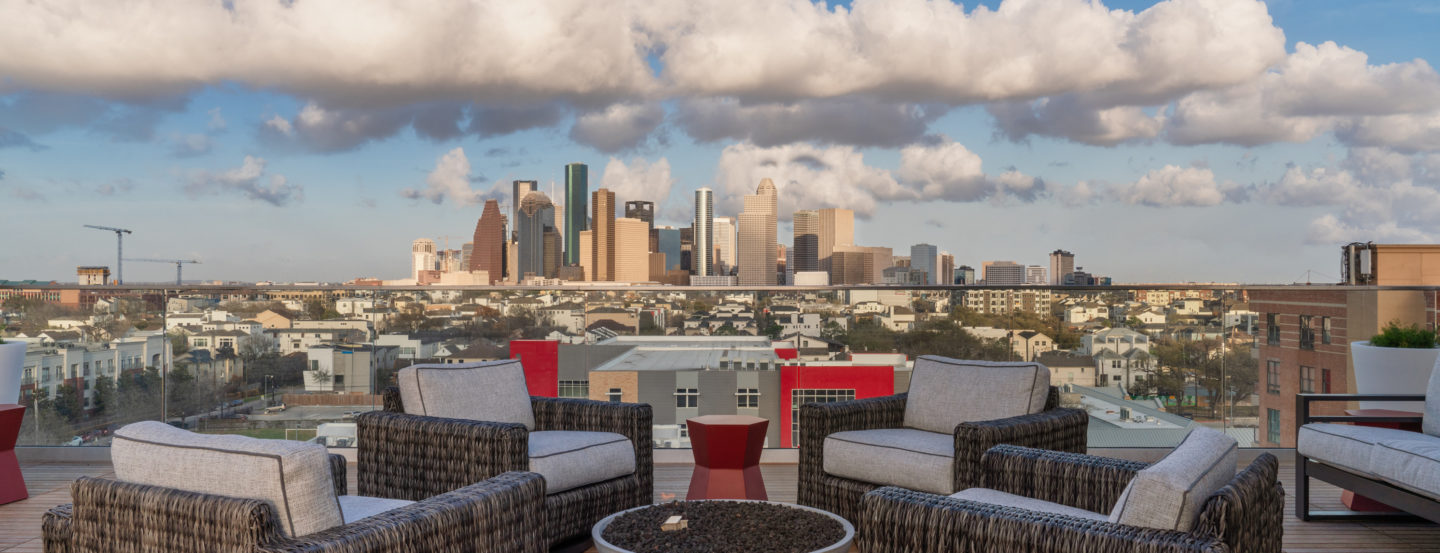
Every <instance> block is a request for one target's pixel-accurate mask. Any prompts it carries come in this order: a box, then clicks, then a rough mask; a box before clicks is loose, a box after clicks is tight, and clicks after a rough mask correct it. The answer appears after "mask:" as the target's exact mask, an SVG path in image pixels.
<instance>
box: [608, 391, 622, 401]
mask: <svg viewBox="0 0 1440 553" xmlns="http://www.w3.org/2000/svg"><path fill="white" fill-rule="evenodd" d="M621 394H622V392H621V391H620V389H619V388H611V389H610V392H609V393H608V394H606V395H607V396H609V399H610V402H611V403H620V402H621V401H623V400H622V399H621Z"/></svg>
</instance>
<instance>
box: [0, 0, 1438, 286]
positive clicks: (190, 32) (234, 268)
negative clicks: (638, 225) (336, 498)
mask: <svg viewBox="0 0 1440 553" xmlns="http://www.w3.org/2000/svg"><path fill="white" fill-rule="evenodd" d="M0 20H4V21H9V22H12V23H11V24H9V25H6V26H5V27H6V28H5V30H4V31H3V32H0V233H3V238H0V241H3V242H0V243H3V246H0V279H12V280H16V279H39V280H59V281H74V279H75V267H76V266H78V265H111V266H112V267H113V265H114V263H115V240H114V236H113V234H111V233H107V232H103V231H98V230H91V229H86V228H84V227H83V226H82V225H85V224H93V225H103V226H116V227H124V228H128V229H131V230H133V231H134V232H133V234H131V235H128V236H127V237H126V242H125V248H126V252H127V253H126V257H146V258H171V259H174V258H185V259H198V260H200V261H201V264H199V265H191V266H187V267H186V278H187V279H203V280H225V281H327V282H340V281H344V280H349V279H352V278H356V277H361V276H368V277H377V278H392V279H393V278H404V277H406V276H408V274H409V270H410V266H409V264H410V255H409V249H410V243H411V242H412V241H413V240H415V239H417V238H431V239H434V240H436V242H437V244H439V245H440V246H442V247H445V246H446V245H448V246H449V247H450V248H454V249H458V248H459V247H460V246H461V244H463V243H464V242H466V241H468V240H469V237H470V236H471V235H472V234H473V233H474V227H475V221H476V219H477V218H478V217H479V214H480V211H481V208H482V205H483V202H484V201H485V200H486V199H498V200H500V201H501V202H502V203H508V202H509V201H510V199H509V197H508V196H509V191H510V186H509V183H510V181H511V180H514V179H525V180H531V179H533V180H538V181H540V183H541V184H540V188H541V189H542V191H545V192H549V191H550V190H551V186H552V185H553V186H555V187H557V188H558V187H560V186H562V185H563V166H564V165H565V164H566V163H570V162H582V163H586V164H588V165H589V166H590V178H591V189H592V190H593V189H595V188H599V187H601V186H605V187H608V188H610V189H612V190H614V191H615V192H616V195H617V200H618V201H619V202H624V201H626V200H650V201H654V202H656V204H657V206H658V208H657V211H658V215H657V218H658V219H659V221H658V223H659V224H670V225H675V226H686V225H688V224H689V220H690V217H691V215H692V213H693V212H692V209H693V200H692V198H693V191H694V190H695V189H696V188H699V187H702V186H709V187H711V188H713V189H715V191H716V192H715V199H716V204H717V205H716V214H717V215H719V216H734V215H735V214H736V213H738V212H739V211H740V205H741V197H742V195H743V194H745V193H750V192H753V190H754V188H755V186H756V185H757V184H758V183H759V181H760V179H762V178H767V177H768V178H771V179H773V180H774V182H775V183H776V185H777V187H778V188H779V193H780V212H781V225H780V242H781V243H789V242H790V241H791V240H790V237H789V233H790V227H789V219H790V214H791V213H793V212H794V211H795V210H798V209H818V208H825V207H843V208H849V209H853V210H855V212H856V217H857V224H856V241H857V242H859V243H860V244H861V245H870V246H889V247H892V248H894V249H895V251H896V254H897V255H904V254H905V253H908V251H909V247H910V245H912V244H916V243H922V242H923V243H931V244H935V245H937V246H938V247H939V248H940V249H941V250H942V251H947V252H949V253H951V254H953V255H954V256H955V258H956V263H957V265H971V266H976V267H978V266H980V264H981V263H982V262H983V261H986V260H1013V261H1017V262H1020V263H1025V264H1036V265H1048V261H1047V255H1048V253H1049V252H1050V251H1052V250H1055V249H1065V250H1068V251H1071V252H1074V254H1075V256H1076V264H1077V265H1080V266H1082V267H1084V268H1085V269H1086V270H1087V271H1090V272H1092V273H1096V274H1100V275H1107V276H1111V277H1113V278H1114V279H1115V281H1116V282H1117V283H1123V282H1240V283H1289V282H1296V281H1304V280H1305V279H1306V278H1307V275H1308V278H1311V279H1314V280H1315V281H1316V282H1324V281H1333V280H1335V279H1336V276H1338V273H1339V267H1338V261H1339V255H1337V253H1338V248H1339V247H1340V246H1341V245H1342V244H1345V243H1348V242H1354V241H1361V242H1363V241H1374V242H1379V243H1435V242H1437V241H1440V217H1437V216H1435V215H1434V214H1436V213H1440V189H1437V187H1440V74H1437V73H1436V71H1435V69H1434V67H1432V65H1431V61H1430V60H1436V59H1440V41H1437V40H1435V39H1434V34H1433V33H1434V31H1433V30H1434V29H1436V28H1440V2H1431V1H1422V0H1413V1H1402V0H1393V1H1377V2H1354V1H1343V0H1305V1H1300V0H1284V1H1279V0H1277V1H1272V2H1268V3H1266V2H1257V1H1254V0H1169V1H1165V2H1145V1H1118V0H1111V1H1107V2H1101V1H1098V0H1096V1H1089V0H1006V1H1003V2H1002V1H984V2H979V3H977V2H974V1H965V2H962V3H956V2H952V1H949V0H854V1H853V2H830V3H809V2H802V1H792V0H716V1H708V0H707V1H695V2H661V3H654V2H640V1H635V2H630V1H616V2H605V3H595V2H588V1H584V0H544V1H540V0H534V1H528V2H506V1H494V2H489V1H460V0H455V1H445V2H424V3H415V2H405V1H401V0H371V1H367V2H347V1H340V0H291V1H243V0H233V1H223V2H222V1H213V2H190V3H180V4H176V3H173V2H162V1H153V2H152V1H137V2H126V3H100V2H84V1H72V0H53V1H49V2H43V3H35V2H26V1H24V0H0ZM552 197H554V196H552ZM173 269H174V266H173V265H169V264H161V263H138V262H131V263H126V264H125V276H126V280H127V281H129V282H132V283H134V282H144V281H164V280H166V279H173V274H174V273H173Z"/></svg>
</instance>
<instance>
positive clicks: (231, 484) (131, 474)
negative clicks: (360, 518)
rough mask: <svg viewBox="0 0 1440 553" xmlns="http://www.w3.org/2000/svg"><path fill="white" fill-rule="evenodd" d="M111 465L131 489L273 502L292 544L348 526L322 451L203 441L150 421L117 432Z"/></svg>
mask: <svg viewBox="0 0 1440 553" xmlns="http://www.w3.org/2000/svg"><path fill="white" fill-rule="evenodd" d="M110 458H111V462H112V463H113V464H114V467H115V478H116V479H117V480H120V481H123V482H132V483H136V484H146V485H150V486H163V487H167V488H175V489H179V490H185V491H190V492H196V493H204V494H213V495H223V496H229V497H240V498H247V499H259V500H262V501H266V502H268V503H270V504H271V505H272V506H274V507H275V512H276V514H278V515H279V519H278V520H279V521H280V528H281V530H282V531H283V532H285V533H286V534H287V535H289V536H292V537H298V536H304V535H306V534H311V533H314V532H319V531H321V530H325V529H327V528H331V527H335V526H339V525H341V524H342V523H343V521H344V519H343V517H342V515H341V511H340V503H339V501H338V500H337V499H336V496H335V485H334V481H333V480H332V479H331V477H330V457H329V453H328V452H326V451H325V446H322V445H320V444H312V443H308V442H297V441H292V440H259V439H255V438H249V437H246V436H236V435H212V434H196V433H193V432H189V431H186V430H181V429H179V428H175V427H173V426H170V425H168V424H165V423H162V422H157V421H148V422H137V423H134V424H131V425H128V426H125V427H124V428H121V429H119V430H116V431H115V439H114V441H113V442H112V443H111V445H110Z"/></svg>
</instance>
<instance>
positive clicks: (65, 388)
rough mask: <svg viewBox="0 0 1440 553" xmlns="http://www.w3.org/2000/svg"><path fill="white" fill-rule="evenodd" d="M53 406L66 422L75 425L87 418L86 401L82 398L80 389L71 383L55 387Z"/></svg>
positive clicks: (67, 382)
mask: <svg viewBox="0 0 1440 553" xmlns="http://www.w3.org/2000/svg"><path fill="white" fill-rule="evenodd" d="M52 405H53V406H54V408H55V413H56V414H58V415H60V417H61V418H63V419H65V422H68V423H71V424H74V423H76V422H78V421H79V420H80V419H81V418H83V417H84V416H85V401H84V400H83V399H81V398H80V390H79V388H76V387H75V384H73V383H72V382H70V381H66V382H65V383H64V384H61V385H59V386H56V387H55V397H54V399H53V400H52Z"/></svg>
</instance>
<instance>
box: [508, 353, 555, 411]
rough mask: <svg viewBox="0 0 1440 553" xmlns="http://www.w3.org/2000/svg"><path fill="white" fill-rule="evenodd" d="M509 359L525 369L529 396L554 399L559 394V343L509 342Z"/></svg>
mask: <svg viewBox="0 0 1440 553" xmlns="http://www.w3.org/2000/svg"><path fill="white" fill-rule="evenodd" d="M510 358H511V359H519V360H520V366H522V367H524V368H525V386H526V387H527V388H529V389H530V395H532V396H543V397H556V396H558V395H559V394H560V342H557V341H555V340H511V341H510Z"/></svg>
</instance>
